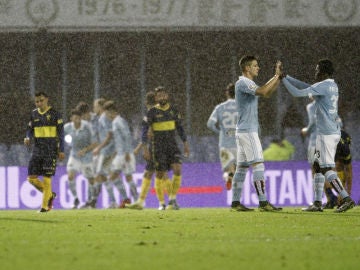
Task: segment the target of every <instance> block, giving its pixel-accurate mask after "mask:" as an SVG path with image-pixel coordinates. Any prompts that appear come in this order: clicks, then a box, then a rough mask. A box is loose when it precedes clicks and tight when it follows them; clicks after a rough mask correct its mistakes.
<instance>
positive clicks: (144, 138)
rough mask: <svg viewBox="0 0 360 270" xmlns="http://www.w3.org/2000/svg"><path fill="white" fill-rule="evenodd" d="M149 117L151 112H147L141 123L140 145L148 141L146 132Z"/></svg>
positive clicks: (148, 125) (148, 126)
mask: <svg viewBox="0 0 360 270" xmlns="http://www.w3.org/2000/svg"><path fill="white" fill-rule="evenodd" d="M151 115H152V110H149V111H148V112H147V114H146V116H145V117H144V119H143V121H142V126H141V141H142V143H147V141H148V136H147V134H148V131H149V128H150V123H149V119H151Z"/></svg>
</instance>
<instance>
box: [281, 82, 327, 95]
mask: <svg viewBox="0 0 360 270" xmlns="http://www.w3.org/2000/svg"><path fill="white" fill-rule="evenodd" d="M282 82H283V84H284V85H285V87H286V89H287V90H288V91H289V93H290V94H291V95H292V96H294V97H307V96H309V97H310V96H320V95H323V94H322V93H321V92H320V91H318V90H319V89H320V88H318V87H316V86H317V85H318V84H315V85H311V86H309V87H307V88H304V89H299V88H297V87H296V86H294V85H293V84H291V83H290V81H289V80H288V79H287V77H285V78H283V79H282Z"/></svg>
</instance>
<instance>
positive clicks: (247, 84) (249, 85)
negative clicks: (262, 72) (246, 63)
mask: <svg viewBox="0 0 360 270" xmlns="http://www.w3.org/2000/svg"><path fill="white" fill-rule="evenodd" d="M236 87H237V88H238V89H239V91H240V92H243V93H246V94H250V95H254V96H255V95H256V89H258V88H259V86H258V85H257V84H256V83H255V82H254V81H252V80H249V79H247V80H245V79H243V80H240V81H239V83H238V84H237V85H236Z"/></svg>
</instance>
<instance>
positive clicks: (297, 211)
mask: <svg viewBox="0 0 360 270" xmlns="http://www.w3.org/2000/svg"><path fill="white" fill-rule="evenodd" d="M261 213H269V214H278V215H319V216H321V215H328V214H333V215H338V216H347V217H359V216H360V213H359V212H352V210H351V209H350V210H349V211H347V212H342V213H336V212H335V211H326V210H325V211H323V212H306V211H302V210H301V209H296V210H293V211H286V210H285V211H284V210H283V211H276V212H275V211H268V212H266V211H263V212H261Z"/></svg>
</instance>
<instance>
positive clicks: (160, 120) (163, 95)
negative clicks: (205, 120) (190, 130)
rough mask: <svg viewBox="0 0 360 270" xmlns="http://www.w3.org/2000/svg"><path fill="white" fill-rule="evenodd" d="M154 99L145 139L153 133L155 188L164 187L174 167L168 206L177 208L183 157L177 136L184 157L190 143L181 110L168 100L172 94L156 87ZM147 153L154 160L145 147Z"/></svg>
mask: <svg viewBox="0 0 360 270" xmlns="http://www.w3.org/2000/svg"><path fill="white" fill-rule="evenodd" d="M155 100H156V103H157V105H156V106H154V107H153V108H151V109H150V110H149V111H148V113H147V116H146V119H147V123H148V125H146V126H145V127H146V128H145V130H144V136H143V138H142V141H143V142H144V143H146V142H147V141H148V136H147V135H148V134H149V135H150V137H151V143H152V144H153V148H152V150H153V152H152V155H153V157H152V160H153V162H154V163H155V189H162V188H163V186H164V185H163V183H165V182H166V180H167V171H168V170H169V167H171V169H172V170H173V179H172V181H171V185H169V186H168V188H167V190H168V193H169V203H168V206H167V207H166V209H169V210H178V209H179V205H178V203H177V200H176V195H177V192H178V190H179V188H180V186H181V169H182V159H181V152H180V150H179V148H178V145H177V142H176V135H177V134H178V135H179V136H180V138H181V140H182V142H183V144H184V156H185V157H187V156H188V155H189V152H190V151H189V143H188V142H187V138H186V134H185V131H184V128H183V126H182V124H181V116H180V113H179V112H178V111H177V110H176V109H175V108H174V107H173V106H172V105H171V104H170V103H169V94H168V92H167V90H166V89H165V88H164V87H162V86H159V87H157V88H156V89H155ZM148 130H149V132H148ZM144 156H145V157H146V159H147V160H151V157H150V152H149V149H148V148H146V147H145V148H144Z"/></svg>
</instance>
